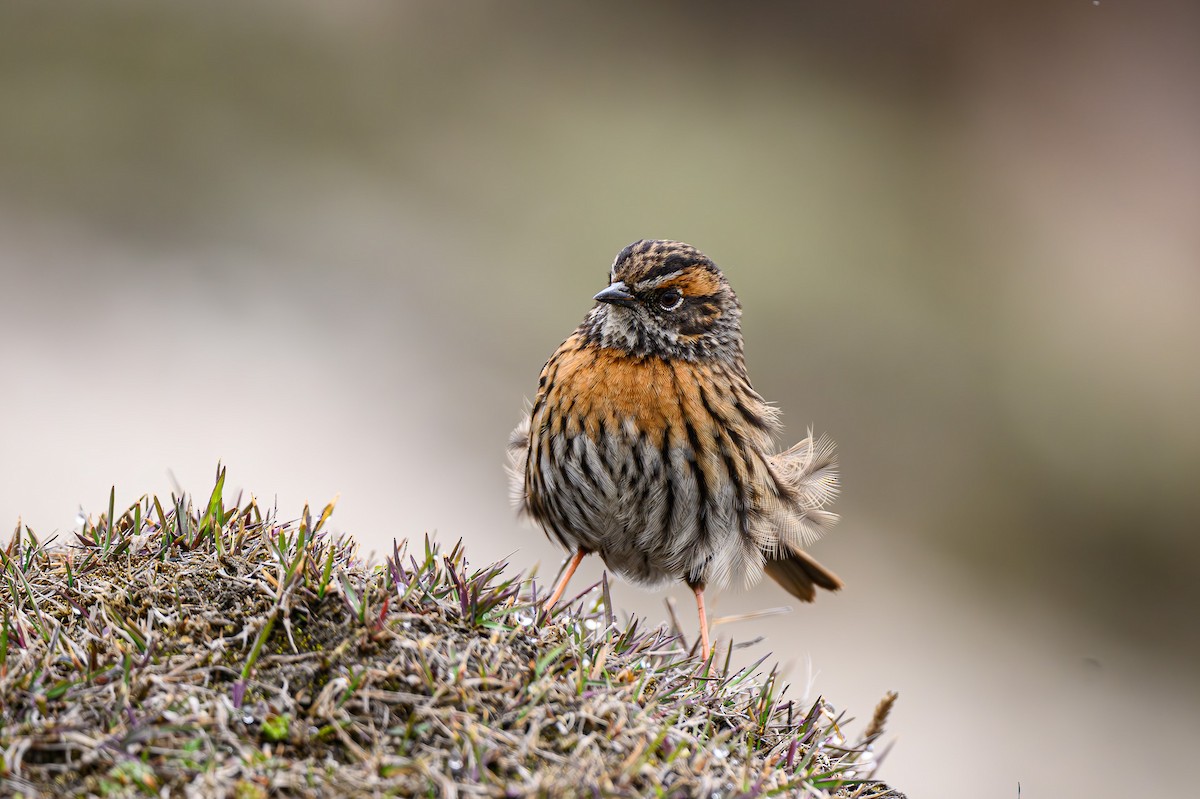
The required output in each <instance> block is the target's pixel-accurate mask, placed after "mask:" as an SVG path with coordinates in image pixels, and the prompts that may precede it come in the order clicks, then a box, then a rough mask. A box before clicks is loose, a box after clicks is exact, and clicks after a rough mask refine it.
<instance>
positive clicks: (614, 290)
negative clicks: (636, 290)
mask: <svg viewBox="0 0 1200 799" xmlns="http://www.w3.org/2000/svg"><path fill="white" fill-rule="evenodd" d="M592 299H593V300H596V301H597V302H607V303H611V304H612V305H624V306H626V307H629V306H632V305H633V304H634V303H635V302H637V299H636V298H635V297H634V296H633V295H632V294H630V293H629V290H628V289H627V288H625V284H624V283H622V282H621V281H619V280H618V281H617V282H616V283H613V284H611V285H610V286H609V287H608V288H606V289H605V290H604V291H602V292H600V293H599V294H597V295H596V296H595V297H592Z"/></svg>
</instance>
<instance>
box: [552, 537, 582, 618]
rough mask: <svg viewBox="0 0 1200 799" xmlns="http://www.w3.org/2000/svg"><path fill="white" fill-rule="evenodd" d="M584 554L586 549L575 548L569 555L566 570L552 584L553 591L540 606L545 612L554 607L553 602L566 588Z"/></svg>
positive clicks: (559, 597) (560, 596)
mask: <svg viewBox="0 0 1200 799" xmlns="http://www.w3.org/2000/svg"><path fill="white" fill-rule="evenodd" d="M586 556H587V550H585V549H579V550H576V552H575V554H574V555H572V556H571V562H570V563H568V564H567V568H566V571H564V572H563V573H562V576H561V577H559V578H558V582H557V583H555V584H554V591H553V593H551V594H550V598H549V599H547V600H546V602H545V604H544V605H542V607H543V608H545V609H546V612H547V613H549V612H550V609H551V608H553V607H554V603H555V602H557V601H558V600H559V599H561V598H562V595H563V591H566V590H567V583H569V582H570V581H571V575H572V574H574V573H575V570H576V569H578V568H579V563H580V562H581V561H582V560H583V559H584V557H586Z"/></svg>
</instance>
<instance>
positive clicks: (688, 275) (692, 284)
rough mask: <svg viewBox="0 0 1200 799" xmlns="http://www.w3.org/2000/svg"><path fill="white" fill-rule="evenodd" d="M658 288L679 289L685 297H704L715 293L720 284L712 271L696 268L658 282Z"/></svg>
mask: <svg viewBox="0 0 1200 799" xmlns="http://www.w3.org/2000/svg"><path fill="white" fill-rule="evenodd" d="M658 288H659V290H662V289H666V288H674V289H679V291H681V292H682V293H683V295H684V296H685V297H704V296H707V295H709V294H716V293H717V291H718V290H719V289H720V288H721V284H720V282H719V281H718V280H717V279H716V278H715V277H714V276H713V275H712V273H710V272H708V271H704V270H696V271H691V272H685V273H684V274H682V275H680V276H679V277H674V278H671V279H670V280H668V281H666V282H664V283H662V284H660V285H659V287H658Z"/></svg>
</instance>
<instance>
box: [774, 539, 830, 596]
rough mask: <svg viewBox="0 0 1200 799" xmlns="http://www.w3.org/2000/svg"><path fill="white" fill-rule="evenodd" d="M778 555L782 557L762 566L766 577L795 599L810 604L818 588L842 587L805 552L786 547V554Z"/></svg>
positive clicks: (827, 570) (828, 589)
mask: <svg viewBox="0 0 1200 799" xmlns="http://www.w3.org/2000/svg"><path fill="white" fill-rule="evenodd" d="M780 554H782V555H783V556H784V557H782V558H779V559H777V560H767V562H766V563H765V564H764V567H765V568H766V570H767V575H768V576H769V577H770V578H771V579H772V580H774V581H775V582H777V583H779V584H780V585H781V586H783V588H784V590H785V591H787V592H788V593H789V594H791V595H792V596H794V597H796V598H797V599H799V600H801V601H803V602H812V601H813V600H814V599H816V598H817V589H818V588H824V589H825V590H827V591H836V590H838V589H839V588H841V587H842V584H843V583H842V580H841V578H840V577H838V576H837V575H836V574H834V573H833V572H831V571H829V569H827V568H825V567H824V566H822V565H821V564H820V563H818V562H817V561H816V559H815V558H813V557H812V556H811V555H809V554H808V553H807V552H804V551H803V550H799V549H792V548H791V547H787V548H786V552H781V553H780Z"/></svg>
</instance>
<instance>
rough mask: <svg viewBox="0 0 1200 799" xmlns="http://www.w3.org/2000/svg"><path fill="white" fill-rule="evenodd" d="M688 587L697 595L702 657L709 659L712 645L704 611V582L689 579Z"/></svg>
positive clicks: (706, 615)
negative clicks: (709, 640)
mask: <svg viewBox="0 0 1200 799" xmlns="http://www.w3.org/2000/svg"><path fill="white" fill-rule="evenodd" d="M688 588H691V589H692V593H693V594H695V595H696V611H697V613H699V615H700V657H702V658H704V659H705V660H708V654H709V653H710V652H711V651H712V647H711V646H710V645H709V642H708V614H707V613H705V612H704V583H693V582H692V581H691V580H688Z"/></svg>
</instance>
